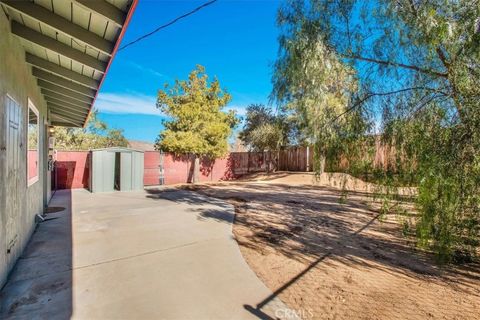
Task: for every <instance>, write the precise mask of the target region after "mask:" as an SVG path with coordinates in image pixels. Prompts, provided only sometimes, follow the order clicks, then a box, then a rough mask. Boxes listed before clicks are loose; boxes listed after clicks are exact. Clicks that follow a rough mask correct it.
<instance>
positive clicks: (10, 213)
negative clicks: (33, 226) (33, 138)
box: [5, 96, 23, 253]
mask: <svg viewBox="0 0 480 320" xmlns="http://www.w3.org/2000/svg"><path fill="white" fill-rule="evenodd" d="M21 112H22V111H21V108H20V106H19V105H18V103H17V102H16V101H15V100H13V99H12V98H10V97H9V96H6V99H5V123H6V126H5V129H6V132H5V139H6V141H5V142H6V143H5V153H6V181H5V185H6V192H7V194H8V196H7V197H6V199H5V201H6V213H7V214H6V218H7V219H6V220H7V221H6V228H5V230H6V232H5V233H6V235H5V236H6V242H5V243H6V245H7V248H6V251H7V253H10V251H11V250H12V248H13V247H14V246H15V244H16V243H17V241H18V219H19V215H20V203H19V198H20V195H19V194H18V191H19V188H20V187H21V185H22V184H21V181H20V179H21V175H20V152H21V151H22V150H23V143H22V141H21V135H20V132H21V128H22V114H21Z"/></svg>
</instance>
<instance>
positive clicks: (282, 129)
mask: <svg viewBox="0 0 480 320" xmlns="http://www.w3.org/2000/svg"><path fill="white" fill-rule="evenodd" d="M295 129H296V127H295V123H294V122H293V120H292V119H290V118H288V117H287V116H286V115H285V114H283V113H278V114H274V112H273V110H272V109H271V108H269V107H267V106H265V105H263V104H251V105H249V106H248V107H247V114H246V116H245V122H244V125H243V128H242V131H240V133H239V138H240V139H241V140H242V141H243V143H244V144H245V145H246V146H247V147H248V148H249V149H250V150H254V151H277V150H279V149H280V147H282V146H287V145H288V144H290V143H291V142H293V141H294V140H295V138H296V137H295V133H296V132H295Z"/></svg>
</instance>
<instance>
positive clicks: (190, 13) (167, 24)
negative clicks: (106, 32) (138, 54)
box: [118, 0, 217, 51]
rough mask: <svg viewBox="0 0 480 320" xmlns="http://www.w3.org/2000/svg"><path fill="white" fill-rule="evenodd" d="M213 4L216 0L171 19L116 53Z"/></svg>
mask: <svg viewBox="0 0 480 320" xmlns="http://www.w3.org/2000/svg"><path fill="white" fill-rule="evenodd" d="M214 2H217V0H211V1H208V2H205V3H204V4H202V5H201V6H198V7H196V8H195V9H193V10H192V11H189V12H187V13H185V14H182V15H181V16H179V17H177V18H175V19H173V20H172V21H170V22H168V23H166V24H164V25H161V26H160V27H158V28H157V29H155V30H153V31H151V32H149V33H147V34H144V35H143V36H141V37H138V38H137V39H135V40H133V41H131V42H129V43H127V44H125V45H123V46H122V47H121V48H120V49H118V51H120V50H123V49H125V48H126V47H128V46H131V45H132V44H135V43H137V42H139V41H141V40H143V39H145V38H147V37H150V36H151V35H153V34H154V33H157V32H158V31H160V30H162V29H165V28H167V27H169V26H171V25H172V24H174V23H176V22H177V21H179V20H181V19H183V18H186V17H188V16H190V15H192V14H194V13H196V12H198V11H200V10H202V9H203V8H205V7H208V6H209V5H211V4H213V3H214Z"/></svg>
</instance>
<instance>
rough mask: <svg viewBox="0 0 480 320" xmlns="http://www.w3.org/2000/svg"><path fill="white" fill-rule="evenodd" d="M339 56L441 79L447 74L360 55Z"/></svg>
mask: <svg viewBox="0 0 480 320" xmlns="http://www.w3.org/2000/svg"><path fill="white" fill-rule="evenodd" d="M340 56H341V57H343V58H346V59H354V60H361V61H366V62H372V63H376V64H381V65H385V66H391V67H400V68H404V69H409V70H413V71H417V72H421V73H425V74H429V75H433V76H437V77H442V78H447V77H448V74H447V73H444V72H439V71H435V70H431V69H425V68H421V67H417V66H412V65H408V64H403V63H398V62H393V61H385V60H379V59H374V58H367V57H362V56H360V55H353V54H352V55H348V54H342V53H340Z"/></svg>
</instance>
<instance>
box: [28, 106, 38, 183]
mask: <svg viewBox="0 0 480 320" xmlns="http://www.w3.org/2000/svg"><path fill="white" fill-rule="evenodd" d="M27 123H28V135H27V172H28V175H27V178H28V185H29V186H30V185H32V184H34V183H35V182H37V181H38V175H39V171H40V170H39V165H40V157H39V140H40V139H39V132H40V131H39V129H40V125H39V124H40V122H39V115H38V109H37V108H36V107H35V105H34V104H33V103H32V101H30V99H29V100H28V122H27Z"/></svg>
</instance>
